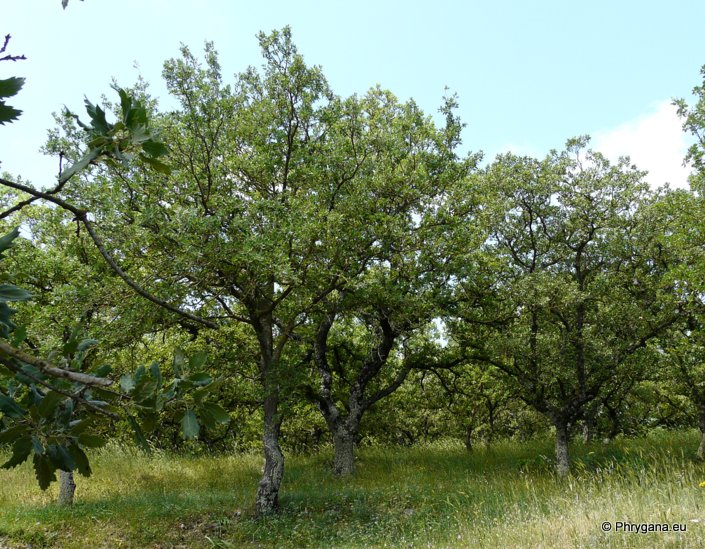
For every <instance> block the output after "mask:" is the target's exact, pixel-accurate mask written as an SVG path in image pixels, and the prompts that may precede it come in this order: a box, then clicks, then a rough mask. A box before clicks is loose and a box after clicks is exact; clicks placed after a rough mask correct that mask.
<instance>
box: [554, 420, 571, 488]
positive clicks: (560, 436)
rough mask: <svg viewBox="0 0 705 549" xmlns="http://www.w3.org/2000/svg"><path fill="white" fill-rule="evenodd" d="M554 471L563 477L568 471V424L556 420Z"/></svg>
mask: <svg viewBox="0 0 705 549" xmlns="http://www.w3.org/2000/svg"><path fill="white" fill-rule="evenodd" d="M555 427H556V473H558V476H559V477H561V478H563V477H566V476H568V473H570V462H569V461H568V426H567V424H566V423H563V422H556V424H555Z"/></svg>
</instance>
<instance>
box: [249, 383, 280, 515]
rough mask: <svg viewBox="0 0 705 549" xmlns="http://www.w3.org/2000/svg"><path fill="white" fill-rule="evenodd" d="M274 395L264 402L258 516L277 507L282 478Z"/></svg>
mask: <svg viewBox="0 0 705 549" xmlns="http://www.w3.org/2000/svg"><path fill="white" fill-rule="evenodd" d="M278 404H279V403H278V399H277V397H276V395H270V396H268V397H267V398H266V399H265V401H264V437H263V443H264V471H263V472H262V478H261V479H260V481H259V486H258V487H257V500H256V502H255V510H256V512H257V514H258V515H264V514H267V513H271V512H273V511H275V510H276V509H277V507H278V506H279V487H280V486H281V482H282V477H283V476H284V454H282V451H281V448H280V446H279V432H280V430H281V418H280V417H279V414H278Z"/></svg>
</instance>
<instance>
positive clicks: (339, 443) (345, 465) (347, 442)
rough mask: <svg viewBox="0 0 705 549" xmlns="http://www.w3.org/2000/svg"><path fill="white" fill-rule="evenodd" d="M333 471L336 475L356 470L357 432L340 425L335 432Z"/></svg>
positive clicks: (349, 473)
mask: <svg viewBox="0 0 705 549" xmlns="http://www.w3.org/2000/svg"><path fill="white" fill-rule="evenodd" d="M333 447H334V450H335V457H334V459H333V471H334V472H335V474H336V475H340V476H347V475H352V474H353V473H354V472H355V433H354V432H352V431H351V430H350V429H348V428H347V427H343V426H340V427H338V428H337V429H336V431H335V432H334V433H333Z"/></svg>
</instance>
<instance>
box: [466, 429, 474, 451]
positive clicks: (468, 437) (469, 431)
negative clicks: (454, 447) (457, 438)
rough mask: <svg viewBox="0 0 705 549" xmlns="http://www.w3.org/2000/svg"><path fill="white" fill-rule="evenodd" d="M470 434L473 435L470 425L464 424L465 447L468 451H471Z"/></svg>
mask: <svg viewBox="0 0 705 549" xmlns="http://www.w3.org/2000/svg"><path fill="white" fill-rule="evenodd" d="M472 435H473V427H472V425H466V426H465V449H466V450H467V451H468V452H472Z"/></svg>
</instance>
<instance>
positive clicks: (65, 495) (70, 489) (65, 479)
mask: <svg viewBox="0 0 705 549" xmlns="http://www.w3.org/2000/svg"><path fill="white" fill-rule="evenodd" d="M75 493H76V483H75V482H74V480H73V473H72V472H67V471H59V505H73V496H74V494H75Z"/></svg>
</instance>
